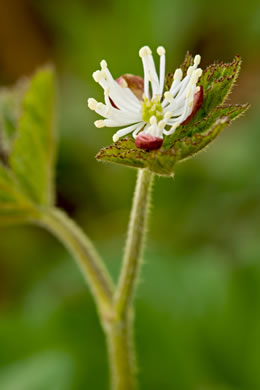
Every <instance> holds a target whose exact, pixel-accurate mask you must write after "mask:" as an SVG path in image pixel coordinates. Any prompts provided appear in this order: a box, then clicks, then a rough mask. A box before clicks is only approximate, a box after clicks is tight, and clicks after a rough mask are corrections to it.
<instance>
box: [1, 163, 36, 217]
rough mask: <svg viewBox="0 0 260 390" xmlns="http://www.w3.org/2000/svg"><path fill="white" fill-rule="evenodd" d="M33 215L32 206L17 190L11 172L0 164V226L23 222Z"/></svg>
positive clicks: (17, 186)
mask: <svg viewBox="0 0 260 390" xmlns="http://www.w3.org/2000/svg"><path fill="white" fill-rule="evenodd" d="M34 213H35V210H34V206H33V205H32V203H31V202H30V201H29V200H28V199H27V198H26V196H25V195H24V194H22V192H21V191H20V190H19V185H18V183H17V182H16V180H15V177H14V176H13V174H12V172H11V171H10V170H9V169H8V168H7V167H4V166H3V165H2V164H1V163H0V224H8V223H13V222H15V223H19V222H25V221H27V220H28V219H30V218H31V217H32V216H33V214H34Z"/></svg>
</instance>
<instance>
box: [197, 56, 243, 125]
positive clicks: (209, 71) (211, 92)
mask: <svg viewBox="0 0 260 390" xmlns="http://www.w3.org/2000/svg"><path fill="white" fill-rule="evenodd" d="M240 67H241V58H240V57H239V56H236V57H235V58H234V60H233V62H231V63H230V64H225V63H223V62H221V63H220V64H218V63H214V64H212V65H210V66H208V67H207V68H206V69H205V70H204V72H203V74H202V76H201V78H200V81H199V85H201V86H202V87H203V93H204V99H203V105H202V109H201V110H200V111H199V113H198V114H199V115H200V117H202V116H204V115H207V114H208V113H209V112H210V111H211V110H212V109H213V108H215V107H216V106H219V105H221V104H223V103H224V102H225V100H226V98H227V97H228V95H229V93H230V92H231V89H232V87H233V85H234V83H235V82H236V79H237V77H238V74H239V71H240ZM197 119H199V116H197ZM195 120H196V118H195Z"/></svg>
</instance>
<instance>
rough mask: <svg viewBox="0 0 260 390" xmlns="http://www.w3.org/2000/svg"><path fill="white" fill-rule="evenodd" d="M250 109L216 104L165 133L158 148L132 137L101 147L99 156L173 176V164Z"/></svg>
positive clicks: (241, 106)
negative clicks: (141, 145)
mask: <svg viewBox="0 0 260 390" xmlns="http://www.w3.org/2000/svg"><path fill="white" fill-rule="evenodd" d="M247 109H248V105H233V106H226V107H224V106H223V107H217V108H216V109H215V110H213V111H212V112H211V113H210V115H208V116H207V117H206V118H204V119H202V120H201V121H199V122H197V123H195V124H190V125H189V124H188V125H185V126H180V127H179V128H177V130H176V133H175V134H173V135H172V136H169V137H166V138H165V140H164V144H163V146H162V147H161V148H160V149H158V150H151V151H144V150H142V149H139V148H137V147H136V145H135V143H134V140H133V139H132V138H130V137H128V138H124V139H121V140H119V141H118V142H116V144H114V145H111V146H109V147H107V148H104V149H102V150H101V151H100V152H99V153H98V155H97V156H96V158H97V159H98V160H101V161H108V162H113V163H118V164H123V165H127V166H130V167H136V168H148V169H150V170H151V171H152V172H154V173H156V174H158V175H164V176H173V174H174V167H175V164H176V163H177V162H180V161H182V160H184V159H186V158H188V157H191V156H192V155H194V154H195V153H198V152H199V151H200V150H201V149H203V148H204V147H205V146H207V145H208V144H209V143H210V142H212V141H213V140H214V139H215V138H216V136H217V135H218V134H219V133H220V132H221V131H222V130H223V129H224V128H225V127H226V126H227V125H228V124H230V122H231V121H232V120H234V119H235V118H237V117H238V116H240V115H241V114H242V113H244V112H245V111H246V110H247Z"/></svg>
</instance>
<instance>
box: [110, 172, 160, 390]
mask: <svg viewBox="0 0 260 390" xmlns="http://www.w3.org/2000/svg"><path fill="white" fill-rule="evenodd" d="M152 178H153V174H152V173H151V172H149V171H148V170H146V169H143V170H139V172H138V178H137V183H136V190H135V195H134V200H133V207H132V212H131V216H130V222H129V229H128V237H127V243H126V249H125V256H124V260H123V266H122V270H121V274H120V278H119V283H118V287H117V289H116V292H115V299H114V319H113V321H111V323H110V324H109V325H108V326H107V329H106V335H107V342H108V351H109V360H110V367H111V378H112V380H111V382H112V389H113V390H135V389H137V379H136V356H135V347H134V337H133V313H134V312H133V296H134V291H135V287H136V282H137V278H138V271H139V268H140V262H141V255H142V248H143V243H144V236H145V232H146V222H147V215H148V210H149V200H150V192H151V191H150V189H151V183H152Z"/></svg>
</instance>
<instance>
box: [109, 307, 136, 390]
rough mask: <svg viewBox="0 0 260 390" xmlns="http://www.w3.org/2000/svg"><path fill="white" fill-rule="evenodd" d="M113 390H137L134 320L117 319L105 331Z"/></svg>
mask: <svg viewBox="0 0 260 390" xmlns="http://www.w3.org/2000/svg"><path fill="white" fill-rule="evenodd" d="M105 332H106V336H107V345H108V355H109V364H110V375H111V389H112V390H136V389H137V379H136V362H135V350H134V341H133V326H132V319H131V316H130V315H129V316H128V318H127V319H126V318H124V319H122V320H121V319H115V320H114V321H113V322H112V323H111V324H110V326H108V327H107V329H106V330H105Z"/></svg>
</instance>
